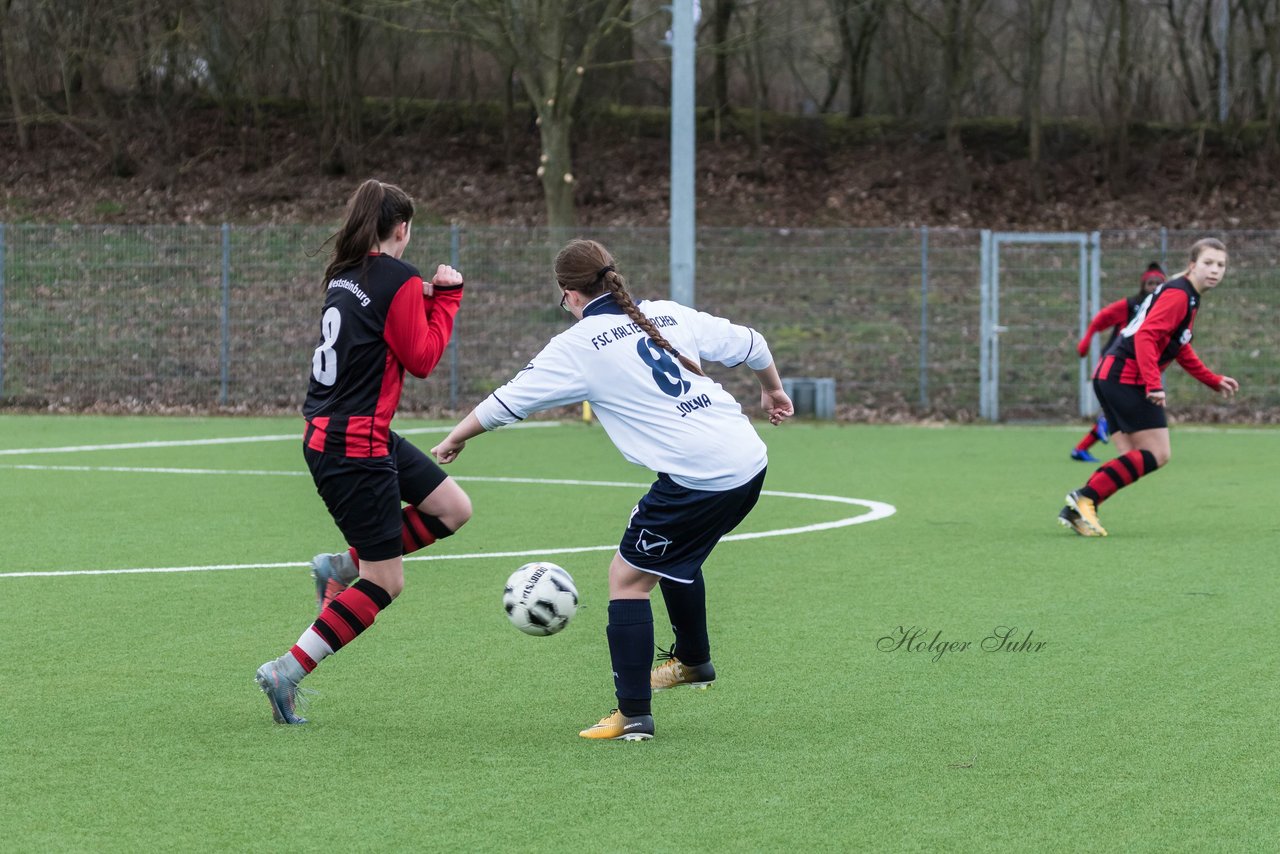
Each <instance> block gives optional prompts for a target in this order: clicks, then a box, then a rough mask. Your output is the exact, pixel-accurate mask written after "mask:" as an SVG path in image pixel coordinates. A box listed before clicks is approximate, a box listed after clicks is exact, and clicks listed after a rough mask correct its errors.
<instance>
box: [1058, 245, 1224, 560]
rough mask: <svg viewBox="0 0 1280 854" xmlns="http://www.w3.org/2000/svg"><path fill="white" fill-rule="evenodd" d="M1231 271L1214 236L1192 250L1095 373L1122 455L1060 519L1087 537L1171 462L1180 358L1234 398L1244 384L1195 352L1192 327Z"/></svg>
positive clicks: (1101, 531)
mask: <svg viewBox="0 0 1280 854" xmlns="http://www.w3.org/2000/svg"><path fill="white" fill-rule="evenodd" d="M1226 273H1227V248H1226V247H1225V246H1223V245H1222V243H1221V241H1218V240H1215V239H1213V238H1211V237H1207V238H1205V239H1203V240H1198V241H1196V243H1195V245H1194V246H1192V247H1191V264H1190V266H1188V267H1187V269H1186V272H1184V273H1183V274H1182V275H1181V276H1179V277H1178V278H1176V279H1174V280H1172V281H1170V282H1166V283H1165V284H1163V285H1161V286H1160V287H1159V288H1157V289H1156V291H1155V293H1153V294H1152V295H1151V297H1150V298H1149V299H1148V300H1146V301H1145V302H1143V304H1142V305H1141V306H1140V307H1139V309H1138V313H1137V314H1136V315H1135V316H1134V318H1133V320H1132V321H1130V322H1129V325H1128V326H1126V327H1125V328H1124V329H1123V330H1121V332H1120V335H1119V336H1118V337H1117V338H1116V340H1115V341H1113V342H1112V344H1111V346H1109V347H1108V348H1107V352H1106V354H1105V355H1104V356H1103V358H1102V361H1101V362H1099V363H1098V367H1097V369H1096V370H1095V371H1094V374H1093V388H1094V391H1095V392H1097V395H1098V400H1099V401H1100V402H1101V403H1102V409H1103V412H1105V413H1106V416H1107V420H1108V421H1109V422H1110V423H1111V430H1112V437H1113V438H1114V439H1115V444H1116V450H1118V451H1120V456H1119V457H1116V458H1115V459H1114V460H1111V461H1110V462H1108V463H1105V464H1103V465H1102V466H1100V467H1099V468H1098V470H1097V471H1095V472H1094V473H1093V475H1092V476H1091V477H1090V478H1089V481H1088V482H1087V483H1086V484H1085V485H1084V486H1082V487H1080V488H1079V489H1077V490H1074V491H1072V492H1071V493H1069V494H1068V495H1067V506H1066V507H1063V508H1062V511H1061V512H1060V513H1059V514H1058V521H1059V522H1061V523H1062V524H1063V525H1064V526H1066V527H1069V528H1071V529H1073V530H1074V531H1075V532H1076V533H1077V534H1081V535H1083V536H1086V537H1090V536H1097V537H1105V536H1106V535H1107V532H1106V529H1105V528H1103V527H1102V523H1101V522H1100V521H1099V520H1098V510H1097V508H1098V505H1099V504H1101V503H1102V502H1103V501H1105V500H1106V499H1107V498H1109V497H1111V496H1112V495H1114V494H1115V493H1116V492H1117V491H1118V490H1120V489H1123V488H1124V487H1126V486H1128V485H1129V484H1131V483H1133V482H1134V481H1135V480H1137V479H1138V478H1140V477H1143V476H1145V475H1148V474H1151V473H1152V472H1153V471H1155V470H1156V469H1157V468H1159V467H1160V466H1163V465H1165V464H1166V463H1168V462H1169V457H1170V454H1171V449H1170V445H1169V423H1168V420H1167V419H1166V417H1165V391H1164V378H1163V371H1164V369H1165V368H1166V367H1168V366H1169V364H1170V363H1171V362H1173V361H1175V360H1176V361H1177V362H1178V364H1179V365H1181V366H1182V368H1183V370H1185V371H1186V372H1187V373H1189V374H1191V376H1193V377H1195V378H1196V379H1198V380H1199V381H1200V382H1202V383H1204V384H1205V385H1207V386H1209V388H1211V389H1213V390H1214V391H1217V392H1221V393H1222V395H1223V396H1225V397H1231V396H1232V395H1234V394H1235V393H1236V392H1237V391H1239V389H1240V384H1239V383H1238V382H1236V381H1235V380H1234V379H1232V378H1231V377H1226V376H1222V375H1220V374H1215V373H1214V372H1213V371H1211V370H1209V369H1208V368H1207V367H1205V365H1204V363H1203V362H1201V361H1200V357H1199V356H1197V355H1196V353H1195V350H1193V349H1191V338H1192V334H1193V333H1192V328H1193V327H1194V325H1195V320H1196V312H1197V311H1198V310H1199V308H1200V299H1201V297H1202V295H1203V294H1204V293H1205V292H1206V291H1209V290H1211V289H1213V288H1215V287H1217V286H1218V284H1219V283H1220V282H1221V281H1222V279H1223V277H1224V276H1225V275H1226Z"/></svg>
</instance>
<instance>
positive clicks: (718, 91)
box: [712, 0, 737, 142]
mask: <svg viewBox="0 0 1280 854" xmlns="http://www.w3.org/2000/svg"><path fill="white" fill-rule="evenodd" d="M736 8H737V6H736V0H717V3H716V17H714V18H713V20H712V32H713V33H714V40H716V67H714V70H713V74H712V101H713V102H712V114H713V117H714V119H716V141H717V142H719V125H721V118H722V117H723V115H724V114H726V113H728V110H730V105H728V46H727V42H728V29H730V27H731V26H732V23H733V12H735V10H736Z"/></svg>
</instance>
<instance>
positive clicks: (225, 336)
mask: <svg viewBox="0 0 1280 854" xmlns="http://www.w3.org/2000/svg"><path fill="white" fill-rule="evenodd" d="M221 362H222V389H221V392H220V394H219V395H218V402H219V403H220V404H221V405H222V406H226V405H227V400H228V394H227V386H228V385H229V384H230V382H231V226H229V225H227V224H226V223H225V222H224V223H223V224H222V359H221Z"/></svg>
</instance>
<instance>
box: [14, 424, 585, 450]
mask: <svg viewBox="0 0 1280 854" xmlns="http://www.w3.org/2000/svg"><path fill="white" fill-rule="evenodd" d="M559 426H561V423H560V422H559V421H528V422H522V423H520V424H512V425H510V426H508V427H504V428H503V429H504V430H530V429H536V428H539V427H559ZM452 429H453V428H452V427H414V428H412V429H409V430H396V431H395V432H397V433H399V434H400V435H401V436H418V435H422V434H424V433H439V434H442V435H446V434H448V432H449V431H450V430H452ZM290 440H293V441H298V442H301V441H302V431H301V430H299V431H297V432H296V433H278V434H275V435H270V436H229V437H224V438H220V439H174V440H172V441H163V442H159V441H157V442H122V443H119V444H115V445H64V446H62V447H60V448H5V449H3V450H0V456H5V457H11V456H21V455H23V454H72V453H76V452H79V451H124V450H133V449H137V448H188V447H195V446H196V445H243V444H249V443H253V442H287V441H290Z"/></svg>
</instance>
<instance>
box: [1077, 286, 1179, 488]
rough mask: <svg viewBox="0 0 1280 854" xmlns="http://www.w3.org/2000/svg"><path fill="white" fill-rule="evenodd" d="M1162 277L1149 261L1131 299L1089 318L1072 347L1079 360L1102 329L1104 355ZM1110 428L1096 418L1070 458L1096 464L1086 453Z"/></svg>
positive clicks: (1101, 417) (1104, 419)
mask: <svg viewBox="0 0 1280 854" xmlns="http://www.w3.org/2000/svg"><path fill="white" fill-rule="evenodd" d="M1165 279H1166V276H1165V274H1164V270H1162V269H1160V265H1159V264H1157V263H1156V262H1154V261H1152V262H1151V263H1150V264H1148V265H1147V270H1146V272H1145V273H1143V274H1142V280H1141V282H1140V283H1139V285H1138V293H1137V294H1136V295H1134V296H1131V297H1125V298H1124V299H1118V300H1116V301H1115V302H1113V303H1111V304H1110V305H1107V306H1106V307H1105V308H1103V309H1102V310H1101V311H1099V312H1098V313H1097V314H1095V315H1094V316H1093V320H1091V321H1089V328H1088V329H1086V330H1085V333H1084V337H1083V338H1081V339H1080V343H1079V344H1077V345H1076V352H1077V353H1079V354H1080V358H1081V359H1084V358H1087V357H1088V355H1089V343H1090V342H1091V341H1093V336H1094V335H1097V334H1098V333H1099V332H1101V331H1102V330H1104V329H1110V330H1111V337H1110V338H1108V339H1107V343H1106V344H1104V345H1102V351H1103V352H1104V353H1105V352H1106V350H1107V348H1108V347H1110V346H1111V344H1112V343H1113V342H1114V341H1115V340H1116V336H1117V335H1119V334H1120V330H1121V329H1123V328H1124V327H1125V326H1126V325H1127V324H1128V323H1129V321H1130V320H1133V316H1134V315H1135V314H1137V312H1138V306H1140V305H1142V301H1143V300H1144V299H1146V298H1147V296H1148V295H1149V294H1151V293H1152V292H1154V291H1155V289H1156V288H1158V287H1160V285H1162V284H1164V282H1165ZM1110 437H1111V434H1110V429H1109V427H1108V425H1107V416H1106V413H1103V414H1101V415H1099V416H1098V420H1097V422H1096V423H1095V424H1094V425H1093V427H1091V428H1090V429H1089V432H1088V433H1085V434H1084V438H1083V439H1081V440H1080V441H1079V442H1077V443H1076V446H1075V447H1074V448H1072V449H1071V459H1073V460H1078V461H1080V462H1082V463H1096V462H1097V461H1098V458H1097V457H1095V456H1094V455H1093V454H1091V453H1089V449H1090V448H1091V447H1093V445H1094V443H1095V442H1102V443H1103V444H1105V443H1107V442H1108V441H1110Z"/></svg>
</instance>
